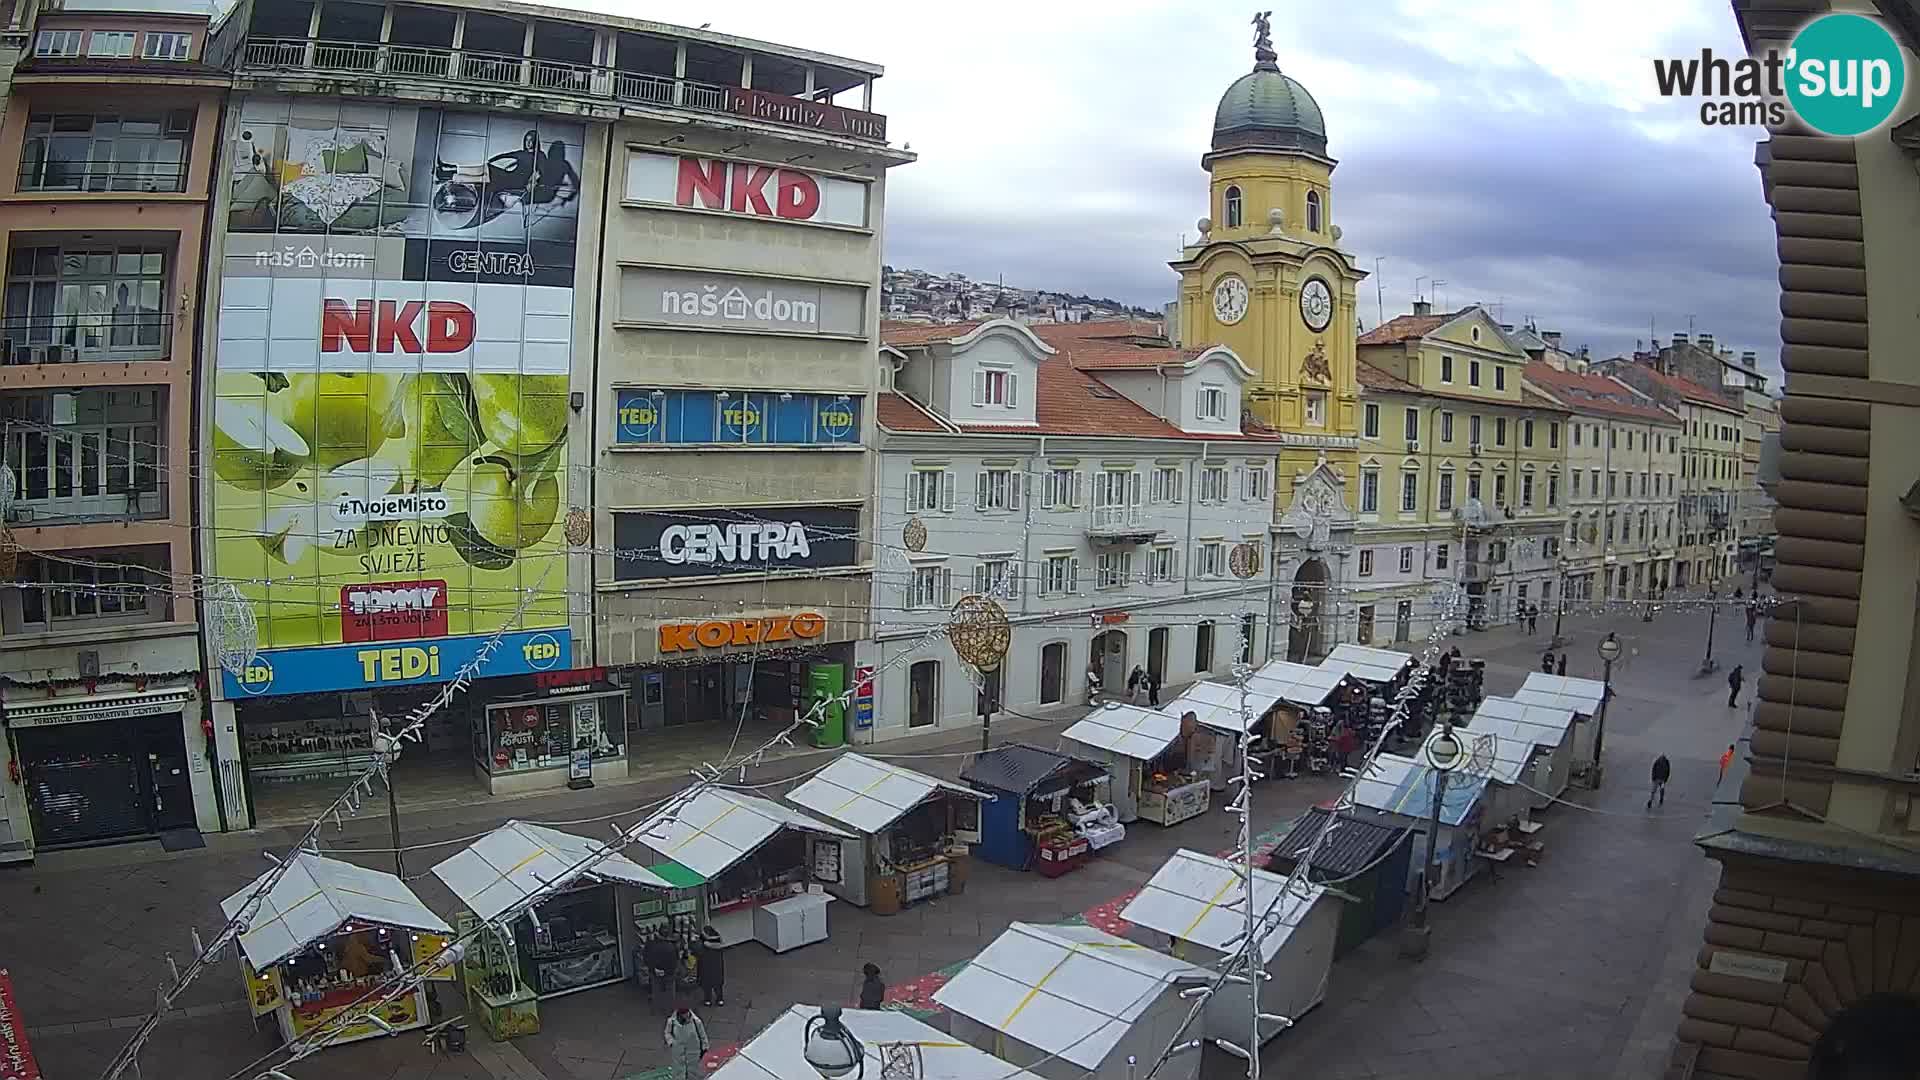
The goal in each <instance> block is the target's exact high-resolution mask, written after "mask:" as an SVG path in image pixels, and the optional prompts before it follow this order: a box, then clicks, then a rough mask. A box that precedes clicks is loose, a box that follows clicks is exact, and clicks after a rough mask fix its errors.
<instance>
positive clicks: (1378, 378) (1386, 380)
mask: <svg viewBox="0 0 1920 1080" xmlns="http://www.w3.org/2000/svg"><path fill="white" fill-rule="evenodd" d="M1356 370H1357V373H1358V374H1359V377H1360V385H1361V386H1364V387H1366V388H1367V389H1369V390H1392V391H1394V392H1396V393H1401V394H1418V393H1420V388H1419V387H1417V386H1415V385H1413V384H1412V383H1410V382H1405V381H1403V380H1401V379H1400V378H1399V377H1398V376H1395V375H1389V374H1387V373H1386V372H1384V371H1382V370H1380V369H1379V368H1377V367H1374V366H1373V365H1372V364H1369V363H1367V362H1366V361H1364V360H1363V361H1361V362H1360V365H1359V367H1358V368H1357V369H1356Z"/></svg>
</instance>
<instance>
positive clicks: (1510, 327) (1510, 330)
mask: <svg viewBox="0 0 1920 1080" xmlns="http://www.w3.org/2000/svg"><path fill="white" fill-rule="evenodd" d="M1500 329H1502V330H1504V331H1506V332H1507V333H1509V334H1511V333H1513V324H1512V323H1510V322H1503V323H1501V324H1500Z"/></svg>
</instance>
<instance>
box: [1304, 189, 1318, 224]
mask: <svg viewBox="0 0 1920 1080" xmlns="http://www.w3.org/2000/svg"><path fill="white" fill-rule="evenodd" d="M1307 231H1308V232H1313V233H1317V232H1319V231H1320V193H1319V192H1317V191H1309V192H1307Z"/></svg>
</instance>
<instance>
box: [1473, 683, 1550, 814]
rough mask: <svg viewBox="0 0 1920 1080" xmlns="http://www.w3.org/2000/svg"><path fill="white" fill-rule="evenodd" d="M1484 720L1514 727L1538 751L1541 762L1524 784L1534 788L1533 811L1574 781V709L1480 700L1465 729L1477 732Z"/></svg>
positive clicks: (1508, 699) (1513, 700) (1491, 699)
mask: <svg viewBox="0 0 1920 1080" xmlns="http://www.w3.org/2000/svg"><path fill="white" fill-rule="evenodd" d="M1483 718H1484V719H1501V720H1505V721H1508V722H1509V723H1511V724H1513V725H1516V734H1524V735H1525V737H1527V738H1529V739H1531V740H1532V741H1533V744H1534V745H1535V746H1538V747H1540V748H1541V750H1542V751H1543V753H1542V755H1541V757H1540V760H1539V761H1538V762H1537V763H1536V765H1535V767H1534V768H1533V769H1532V770H1530V771H1529V773H1528V775H1527V777H1526V778H1525V779H1524V781H1523V782H1524V783H1525V784H1526V785H1527V786H1528V787H1530V788H1533V789H1534V790H1533V791H1532V792H1531V793H1530V795H1531V797H1532V807H1533V809H1536V810H1538V809H1542V808H1544V807H1547V806H1550V805H1552V803H1553V800H1554V799H1556V798H1558V797H1559V796H1560V794H1561V793H1562V792H1564V791H1566V790H1567V786H1568V785H1569V784H1570V783H1572V780H1573V757H1574V752H1573V743H1574V713H1573V710H1572V709H1568V708H1563V707H1561V706H1558V705H1544V704H1537V703H1535V702H1529V701H1521V700H1519V699H1517V698H1502V697H1490V698H1484V699H1482V700H1481V702H1480V707H1479V708H1478V709H1475V710H1474V713H1473V719H1472V720H1470V721H1468V723H1467V727H1468V728H1469V729H1471V730H1478V729H1479V727H1480V724H1481V721H1482V719H1483Z"/></svg>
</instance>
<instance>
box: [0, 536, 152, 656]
mask: <svg viewBox="0 0 1920 1080" xmlns="http://www.w3.org/2000/svg"><path fill="white" fill-rule="evenodd" d="M168 570H169V567H168V549H167V548H166V546H165V545H147V546H138V547H121V548H85V549H77V550H71V551H47V552H31V553H23V554H22V555H21V556H20V565H19V567H18V568H17V570H16V573H15V580H14V581H13V582H12V583H11V584H12V588H9V589H7V590H6V591H5V592H4V593H0V634H4V635H9V636H10V635H15V634H48V633H59V632H61V631H70V630H81V631H93V630H101V629H105V628H108V627H117V626H132V625H138V624H143V623H160V622H168V621H171V620H172V618H173V592H172V588H171V583H170V578H171V576H170V574H169V572H168Z"/></svg>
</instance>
